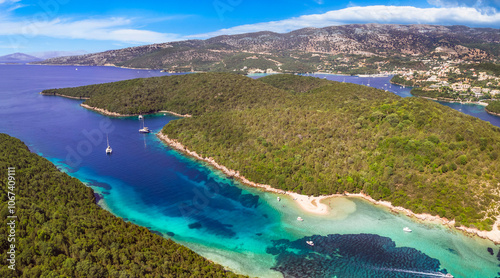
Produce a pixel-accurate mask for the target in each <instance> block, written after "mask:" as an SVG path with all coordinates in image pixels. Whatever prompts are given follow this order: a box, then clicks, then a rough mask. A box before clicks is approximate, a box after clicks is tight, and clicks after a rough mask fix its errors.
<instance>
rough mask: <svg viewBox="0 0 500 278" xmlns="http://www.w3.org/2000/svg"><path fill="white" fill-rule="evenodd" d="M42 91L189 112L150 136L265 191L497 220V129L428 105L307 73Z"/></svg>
mask: <svg viewBox="0 0 500 278" xmlns="http://www.w3.org/2000/svg"><path fill="white" fill-rule="evenodd" d="M126 82H130V83H129V84H131V86H127V83H126ZM176 82H178V83H176ZM137 84H141V86H139V85H137ZM165 84H167V85H165ZM168 84H174V85H173V86H174V87H172V88H170V87H169V86H170V85H168ZM175 86H176V87H175ZM141 88H148V89H147V90H144V91H142V92H141ZM155 88H156V89H155ZM176 88H177V89H176ZM188 88H189V89H188ZM44 93H45V94H48V95H50V94H63V95H68V96H79V95H82V96H87V97H90V100H87V101H86V102H87V103H88V104H89V105H92V106H97V107H101V108H106V105H108V106H107V109H108V110H111V111H113V112H123V111H157V110H159V109H166V110H170V111H174V112H177V113H183V114H184V113H188V114H193V115H195V117H192V118H183V119H178V120H175V121H172V122H170V123H169V124H167V125H166V126H165V127H164V129H163V131H162V132H164V133H165V134H167V135H168V136H169V137H170V138H173V139H177V140H179V141H180V142H181V143H183V144H184V145H185V146H186V147H187V148H188V149H190V150H194V151H196V152H198V153H199V154H200V155H202V156H206V157H213V158H214V159H215V160H216V161H217V162H219V163H221V164H223V165H226V166H227V167H228V168H231V169H235V170H238V171H240V173H241V174H242V175H243V176H245V177H246V178H248V179H249V180H251V181H254V182H259V183H264V184H269V185H271V186H273V187H276V188H281V189H284V190H292V191H295V192H299V193H302V194H307V195H322V194H332V193H342V192H344V191H348V192H353V193H354V192H361V191H363V192H365V193H367V194H369V195H370V196H372V197H373V198H375V199H382V200H387V201H390V202H392V203H393V204H394V205H396V206H403V207H405V208H408V209H411V210H413V211H414V212H416V213H424V212H426V213H431V214H434V215H439V216H441V217H446V218H448V219H455V220H456V225H465V226H468V227H477V228H479V229H483V230H490V229H491V228H492V224H493V223H494V221H495V220H496V216H497V215H499V208H498V205H497V204H498V201H500V197H499V182H500V164H499V163H498V154H499V152H500V128H498V127H495V126H493V125H491V124H489V123H487V122H484V121H481V120H479V119H477V118H474V117H471V116H468V115H465V114H462V113H460V112H458V111H455V110H453V109H451V108H448V107H445V106H442V105H440V104H438V103H435V102H433V101H429V100H425V99H421V98H413V97H411V98H401V97H399V96H396V95H394V94H392V93H389V92H385V91H382V90H377V89H374V88H369V87H365V86H359V85H354V84H349V83H338V82H333V81H327V80H320V79H316V78H312V77H301V76H292V75H272V76H268V77H264V78H261V79H259V80H252V79H250V78H247V77H243V76H238V75H232V74H220V73H219V74H191V75H186V76H175V77H159V78H151V79H144V80H140V81H139V80H135V81H122V82H116V83H111V84H106V85H94V86H86V87H80V88H74V89H63V90H49V91H45V92H44ZM132 98H140V99H141V101H131V102H128V101H127V100H128V99H132ZM104 100H106V101H113V104H109V103H107V102H104ZM173 100H175V101H173ZM144 103H146V104H147V103H152V105H151V107H152V108H149V110H148V107H144Z"/></svg>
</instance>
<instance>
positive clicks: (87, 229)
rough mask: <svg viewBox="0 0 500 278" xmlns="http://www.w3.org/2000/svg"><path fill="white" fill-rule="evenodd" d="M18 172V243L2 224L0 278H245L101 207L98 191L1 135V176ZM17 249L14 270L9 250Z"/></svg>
mask: <svg viewBox="0 0 500 278" xmlns="http://www.w3.org/2000/svg"><path fill="white" fill-rule="evenodd" d="M9 167H14V168H15V175H14V177H15V188H13V189H12V190H10V189H8V187H7V182H5V183H4V186H2V188H1V189H0V199H1V202H0V214H1V217H2V219H4V220H5V219H8V218H7V216H8V215H12V213H10V212H9V209H8V200H10V199H8V197H9V196H8V193H7V191H8V190H9V191H12V192H14V193H15V212H14V214H13V215H15V216H17V219H16V227H15V229H16V232H15V242H9V241H8V240H7V238H8V235H9V234H10V233H9V230H10V227H9V226H7V225H5V224H4V225H1V226H0V257H1V260H2V262H3V263H2V266H1V267H0V277H5V278H7V277H238V276H237V275H234V274H233V273H231V272H226V271H225V270H224V269H223V267H222V266H220V265H216V264H214V263H211V262H209V261H208V260H206V259H205V258H203V257H201V256H200V255H198V254H196V253H194V252H193V251H191V250H189V249H187V248H186V247H183V246H182V245H179V244H177V243H175V242H173V241H172V240H170V239H165V238H162V237H161V236H158V235H156V234H154V233H152V232H150V231H149V230H148V229H146V228H144V227H139V226H136V225H134V224H131V223H129V222H125V221H123V220H122V219H121V218H118V217H115V216H114V215H112V214H111V213H109V212H108V211H105V210H103V209H101V208H100V207H99V206H97V205H96V204H95V199H94V195H93V191H92V189H90V188H89V187H86V186H85V185H84V184H82V183H81V182H80V181H79V180H77V179H75V178H72V177H70V176H68V175H67V174H65V173H62V172H60V171H59V170H58V169H57V168H56V167H55V166H54V165H53V164H52V163H50V162H49V161H48V160H46V159H44V158H42V157H40V156H38V155H36V154H33V153H31V152H30V151H29V150H28V148H27V147H26V146H25V145H24V144H23V143H22V142H21V141H20V140H18V139H16V138H13V137H10V136H8V135H6V134H1V133H0V179H1V180H2V181H7V180H8V179H7V175H8V168H9ZM10 244H15V246H16V258H15V260H16V264H15V270H11V269H9V268H8V265H9V263H8V261H7V255H8V254H7V251H8V250H9V248H10Z"/></svg>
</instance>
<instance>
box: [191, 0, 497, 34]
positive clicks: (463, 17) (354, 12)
mask: <svg viewBox="0 0 500 278" xmlns="http://www.w3.org/2000/svg"><path fill="white" fill-rule="evenodd" d="M438 1H439V0H438ZM348 23H398V24H444V25H449V24H463V25H473V26H483V25H484V26H500V13H497V12H496V11H494V12H493V13H482V12H481V11H480V10H478V9H475V8H472V7H450V8H445V7H441V8H417V7H411V6H382V5H378V6H365V7H348V8H345V9H341V10H334V11H329V12H326V13H323V14H312V15H303V16H299V17H293V18H289V19H284V20H279V21H270V22H262V23H256V24H246V25H240V26H236V27H231V28H227V29H221V30H218V31H215V32H210V33H204V34H197V35H191V36H188V37H190V38H208V37H214V36H218V35H230V34H241V33H248V32H258V31H273V32H278V33H285V32H289V31H292V30H296V29H300V28H305V27H325V26H332V25H341V24H348Z"/></svg>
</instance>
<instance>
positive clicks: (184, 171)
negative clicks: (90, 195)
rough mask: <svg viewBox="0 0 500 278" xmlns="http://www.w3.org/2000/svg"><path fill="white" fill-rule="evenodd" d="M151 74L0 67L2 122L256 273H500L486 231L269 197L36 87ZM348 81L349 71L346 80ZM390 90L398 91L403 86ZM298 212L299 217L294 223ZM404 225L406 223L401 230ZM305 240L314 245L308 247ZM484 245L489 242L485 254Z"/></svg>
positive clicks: (196, 244) (155, 219) (128, 209)
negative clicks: (310, 208) (323, 209)
mask: <svg viewBox="0 0 500 278" xmlns="http://www.w3.org/2000/svg"><path fill="white" fill-rule="evenodd" d="M158 75H163V74H162V73H159V72H157V71H136V70H127V69H116V68H106V67H79V70H78V71H75V70H74V67H44V66H36V67H35V66H0V76H1V77H0V78H1V80H2V82H0V117H1V118H2V121H0V132H5V133H8V134H10V135H12V136H16V137H18V138H20V139H21V140H23V141H25V142H26V143H27V144H28V145H29V146H30V148H31V150H32V151H34V152H37V153H39V154H41V155H42V156H44V157H46V158H48V159H49V160H51V161H52V162H53V163H55V164H56V165H57V166H58V167H60V168H61V169H62V170H64V171H66V172H68V173H69V174H71V175H72V176H74V177H76V178H78V179H80V180H82V181H83V182H85V183H86V184H88V185H89V186H91V187H92V188H93V189H94V190H95V192H96V193H97V194H98V196H99V198H101V200H100V201H99V204H100V205H102V206H103V207H105V208H106V209H108V210H110V211H111V212H112V213H114V214H115V215H117V216H119V217H122V218H125V219H127V220H128V221H131V222H133V223H136V224H138V225H141V226H145V227H148V228H149V229H150V230H152V231H154V232H156V233H161V234H162V235H163V236H165V237H170V238H172V239H173V240H175V241H177V242H179V243H181V244H183V245H186V246H188V247H190V248H192V249H193V250H195V251H196V252H198V253H200V254H202V255H204V256H206V257H207V258H209V259H210V260H213V261H215V262H218V263H221V264H223V265H225V266H227V267H228V268H229V269H231V270H233V271H236V272H238V273H244V274H248V275H250V276H259V277H283V273H284V274H285V275H286V276H287V277H304V276H307V275H309V276H311V277H333V276H335V275H338V277H436V275H438V276H439V275H442V274H443V273H446V272H449V273H451V274H453V275H454V276H455V277H495V276H497V275H498V274H497V273H498V272H499V271H500V267H498V264H499V263H500V261H498V259H497V254H498V252H499V248H498V247H496V246H494V245H493V244H492V243H491V242H489V241H487V240H483V239H480V238H477V237H474V238H471V237H467V236H465V235H464V234H462V233H460V232H456V231H452V230H449V229H446V228H444V227H442V226H441V225H435V224H424V223H417V222H415V221H413V220H412V219H410V218H408V217H406V216H405V215H399V214H394V213H391V212H389V211H388V210H387V209H386V208H383V207H377V206H374V205H372V204H370V203H368V202H366V201H364V200H361V199H355V198H344V197H342V198H335V199H330V200H327V201H326V203H327V204H328V205H329V206H330V207H331V209H332V211H333V212H334V213H332V214H330V215H326V216H321V215H312V214H308V213H304V212H303V211H302V210H301V209H300V208H299V207H298V206H297V205H296V204H295V202H294V201H293V200H291V199H289V198H288V197H286V196H280V197H281V198H282V200H281V202H278V201H277V199H276V197H277V196H278V195H276V194H273V193H264V192H261V191H259V190H257V189H254V188H248V187H245V186H242V185H241V184H239V183H238V182H235V181H233V180H231V179H228V178H226V177H225V176H223V175H222V174H221V173H220V172H219V171H216V170H213V169H212V168H210V167H208V166H207V165H205V164H204V163H200V162H198V161H195V160H194V159H192V158H189V157H185V156H184V155H182V154H180V153H178V152H176V151H174V150H171V149H170V148H168V147H166V146H165V145H164V144H163V143H162V142H161V141H160V140H159V139H158V138H157V137H156V136H155V135H154V134H146V135H144V134H139V133H138V129H139V127H140V122H139V121H138V119H137V118H136V117H127V118H109V117H106V116H103V115H100V114H97V113H94V112H91V111H88V110H86V109H83V108H81V107H80V106H79V104H80V101H77V100H71V99H64V98H59V97H44V96H41V95H39V94H38V92H39V91H41V90H42V89H44V88H55V87H66V86H79V85H84V84H92V83H101V82H109V81H114V80H121V79H129V78H135V77H148V76H158ZM327 78H337V77H335V76H332V77H327ZM340 78H342V79H341V80H340V81H343V78H344V77H340ZM355 81H356V79H354V78H353V79H352V80H348V79H347V78H346V82H355ZM357 81H359V82H360V83H361V82H363V83H364V84H366V83H367V82H368V80H367V79H357ZM377 84H379V85H381V86H384V84H388V79H387V78H386V79H373V78H372V79H370V85H373V86H376V85H377ZM393 88H394V90H395V91H396V93H398V94H401V95H404V94H406V90H408V92H409V89H408V88H405V89H403V88H400V87H399V86H394V85H392V87H391V89H393ZM483 111H484V110H483ZM483 113H484V112H483ZM481 116H484V115H482V114H481ZM175 119H176V118H175V117H171V116H169V115H168V114H167V115H163V114H158V115H148V116H146V117H145V122H146V125H147V126H148V127H149V128H150V129H152V130H153V131H154V132H158V131H159V130H160V129H161V128H162V127H163V126H164V125H165V124H166V123H168V122H169V121H171V120H175ZM494 119H495V118H494ZM497 125H498V124H497ZM105 133H108V134H109V140H110V144H111V146H112V147H113V154H112V155H110V156H108V155H106V154H105V151H104V150H105V148H106V139H105ZM297 216H301V217H302V218H303V219H304V221H303V222H299V221H297V220H296V218H297ZM405 226H408V227H410V228H411V229H412V230H413V232H412V233H404V232H403V231H402V228H403V227H405ZM307 240H313V241H314V242H315V246H314V247H311V246H309V245H307V244H306V243H305V241H307ZM487 248H492V249H491V251H492V253H493V255H492V254H491V253H490V252H488V249H487Z"/></svg>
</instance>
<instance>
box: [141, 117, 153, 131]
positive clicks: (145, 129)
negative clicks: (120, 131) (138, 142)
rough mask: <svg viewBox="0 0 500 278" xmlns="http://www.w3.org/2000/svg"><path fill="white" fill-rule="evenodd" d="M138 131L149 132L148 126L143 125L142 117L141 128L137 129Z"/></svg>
mask: <svg viewBox="0 0 500 278" xmlns="http://www.w3.org/2000/svg"><path fill="white" fill-rule="evenodd" d="M139 132H140V133H149V132H150V130H149V128H148V127H147V126H144V119H142V128H141V129H139Z"/></svg>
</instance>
